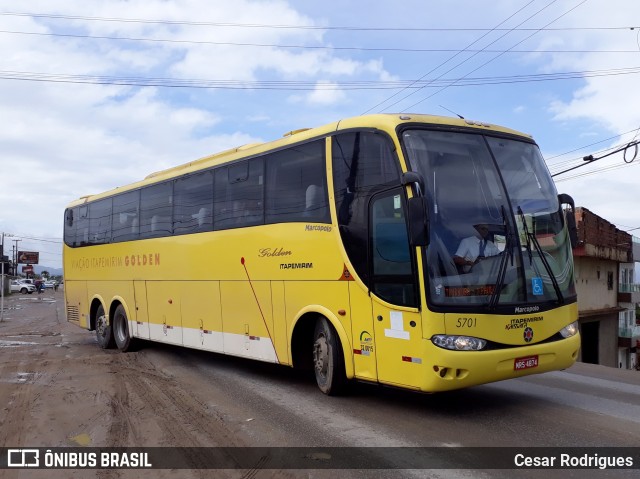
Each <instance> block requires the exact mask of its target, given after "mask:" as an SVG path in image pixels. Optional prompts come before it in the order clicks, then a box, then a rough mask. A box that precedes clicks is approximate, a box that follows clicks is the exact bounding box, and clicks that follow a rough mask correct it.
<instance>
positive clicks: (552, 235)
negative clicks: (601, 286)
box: [402, 129, 575, 310]
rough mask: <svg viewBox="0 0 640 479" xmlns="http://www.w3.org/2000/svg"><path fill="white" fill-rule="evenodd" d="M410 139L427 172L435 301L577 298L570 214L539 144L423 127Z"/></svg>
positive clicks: (418, 167) (416, 164) (413, 159)
mask: <svg viewBox="0 0 640 479" xmlns="http://www.w3.org/2000/svg"><path fill="white" fill-rule="evenodd" d="M402 139H403V143H404V148H405V151H406V152H407V155H408V157H409V162H410V164H411V167H412V169H414V170H415V171H418V172H420V173H421V174H422V175H423V176H424V178H425V186H426V192H425V195H426V197H427V199H428V202H429V212H428V217H429V232H430V238H429V246H428V247H427V255H426V259H427V268H426V270H427V271H428V280H427V287H428V293H427V297H428V300H429V303H430V305H432V306H435V307H436V308H440V309H444V310H447V309H449V308H447V307H448V306H452V307H455V308H456V309H459V307H461V306H470V307H478V306H480V307H485V308H486V309H488V310H492V309H494V308H496V307H497V306H506V305H510V306H511V307H513V305H519V306H521V305H523V304H537V305H539V306H540V307H541V308H542V307H543V305H542V303H549V306H555V305H558V304H563V303H565V302H567V301H568V300H575V287H574V279H573V263H572V261H571V254H572V253H571V248H570V244H569V238H568V233H567V229H566V228H565V227H564V219H563V216H562V215H563V213H562V210H561V209H560V208H559V203H558V198H557V193H556V189H555V186H554V184H553V182H552V180H551V177H550V175H549V173H548V170H547V169H546V166H545V165H544V161H543V159H542V156H541V154H540V152H539V150H538V147H537V146H536V145H535V144H533V143H529V142H526V141H520V140H516V139H507V138H497V137H488V136H484V135H479V134H471V133H462V132H452V131H449V132H448V131H430V130H424V129H411V130H405V131H404V132H403V134H402Z"/></svg>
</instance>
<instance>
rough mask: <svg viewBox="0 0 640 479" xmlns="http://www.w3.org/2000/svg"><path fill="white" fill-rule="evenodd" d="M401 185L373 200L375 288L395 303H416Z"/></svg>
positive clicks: (372, 243)
mask: <svg viewBox="0 0 640 479" xmlns="http://www.w3.org/2000/svg"><path fill="white" fill-rule="evenodd" d="M404 203H405V201H404V194H403V191H402V190H401V189H399V188H398V189H394V190H391V191H388V192H385V193H381V194H379V195H377V196H375V197H374V198H373V200H372V201H371V258H372V268H373V292H374V293H375V294H376V295H377V296H379V297H380V298H382V299H384V300H385V301H388V302H390V303H393V304H397V305H402V306H415V305H416V304H417V300H416V293H415V289H416V288H415V275H414V274H413V262H412V261H411V249H410V246H409V236H408V234H407V222H406V219H405V211H404Z"/></svg>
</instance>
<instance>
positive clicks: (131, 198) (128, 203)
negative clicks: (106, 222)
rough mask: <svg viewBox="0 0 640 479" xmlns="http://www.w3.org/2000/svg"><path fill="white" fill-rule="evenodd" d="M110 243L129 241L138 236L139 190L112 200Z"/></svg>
mask: <svg viewBox="0 0 640 479" xmlns="http://www.w3.org/2000/svg"><path fill="white" fill-rule="evenodd" d="M111 231H112V233H111V235H112V241H113V242H118V241H131V240H134V239H138V236H139V234H140V190H136V191H130V192H129V193H124V194H122V195H118V196H115V197H114V198H113V218H112V222H111Z"/></svg>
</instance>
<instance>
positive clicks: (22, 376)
mask: <svg viewBox="0 0 640 479" xmlns="http://www.w3.org/2000/svg"><path fill="white" fill-rule="evenodd" d="M36 379H37V378H36V373H23V372H17V373H16V375H15V377H12V378H8V379H2V380H1V381H2V382H3V383H11V384H27V383H34V382H35V380H36Z"/></svg>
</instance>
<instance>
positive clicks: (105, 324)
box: [96, 305, 115, 349]
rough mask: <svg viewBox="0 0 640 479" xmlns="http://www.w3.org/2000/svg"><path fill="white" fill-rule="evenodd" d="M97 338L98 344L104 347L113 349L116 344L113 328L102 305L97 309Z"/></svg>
mask: <svg viewBox="0 0 640 479" xmlns="http://www.w3.org/2000/svg"><path fill="white" fill-rule="evenodd" d="M96 338H97V339H98V346H100V347H101V348H102V349H113V347H114V346H115V341H114V340H113V328H112V327H111V323H109V319H108V318H107V315H106V314H105V312H104V308H103V307H102V305H100V306H98V310H97V311H96Z"/></svg>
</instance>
